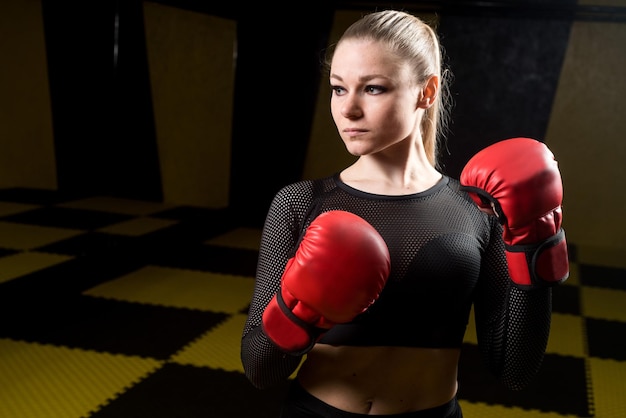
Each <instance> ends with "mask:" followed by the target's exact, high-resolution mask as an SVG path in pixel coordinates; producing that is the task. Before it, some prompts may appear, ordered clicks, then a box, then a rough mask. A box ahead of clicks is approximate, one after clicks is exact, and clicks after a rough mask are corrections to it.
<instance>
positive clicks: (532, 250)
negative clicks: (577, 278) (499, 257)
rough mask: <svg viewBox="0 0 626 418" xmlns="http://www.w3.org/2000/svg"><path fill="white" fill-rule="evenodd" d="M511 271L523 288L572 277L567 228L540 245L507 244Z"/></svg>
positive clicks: (542, 285)
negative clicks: (566, 237) (570, 274)
mask: <svg viewBox="0 0 626 418" xmlns="http://www.w3.org/2000/svg"><path fill="white" fill-rule="evenodd" d="M505 249H506V258H507V262H508V267H509V274H510V275H511V279H512V280H513V282H514V283H515V284H516V285H517V286H518V287H520V288H524V289H532V288H536V287H547V286H554V285H556V284H559V283H562V282H564V281H565V280H566V279H567V278H568V277H569V259H568V255H567V244H566V241H565V231H564V230H563V228H561V229H560V230H559V232H557V233H556V234H555V235H553V236H551V237H549V238H547V239H545V240H544V241H542V242H540V243H537V244H524V245H505Z"/></svg>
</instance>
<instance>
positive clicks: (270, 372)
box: [240, 182, 311, 389]
mask: <svg viewBox="0 0 626 418" xmlns="http://www.w3.org/2000/svg"><path fill="white" fill-rule="evenodd" d="M310 200H311V189H310V183H308V182H301V183H298V184H294V185H290V186H287V187H285V188H283V189H282V190H281V191H279V192H278V193H277V194H276V196H275V197H274V200H273V201H272V204H271V206H270V209H269V212H268V214H267V217H266V220H265V225H264V227H263V233H262V237H261V244H260V247H259V259H258V264H257V272H256V281H255V287H254V291H253V294H252V300H251V302H250V308H249V310H248V318H247V320H246V323H245V325H244V329H243V335H242V339H241V353H240V354H241V361H242V365H243V368H244V371H245V374H246V376H247V378H248V379H249V380H250V382H252V384H253V385H254V386H255V387H257V388H261V389H262V388H267V387H270V386H273V385H275V384H277V383H279V382H280V381H282V380H284V379H287V378H288V377H289V376H290V375H291V374H292V373H293V372H294V371H295V370H296V368H297V367H298V365H299V364H300V362H301V360H302V357H303V356H294V355H290V354H286V353H284V352H282V351H281V350H279V349H278V348H277V347H276V346H275V345H274V344H272V342H271V341H270V340H269V339H268V338H267V336H266V335H265V334H264V332H263V329H262V326H261V320H262V316H263V311H264V310H265V307H266V306H267V304H268V303H269V302H270V300H271V299H272V298H273V297H274V295H275V294H276V292H277V291H278V288H279V285H280V280H281V276H282V274H283V271H284V268H285V265H286V263H287V260H288V259H289V258H290V257H291V255H292V252H293V249H294V246H295V245H296V243H297V242H298V238H299V236H300V230H301V228H302V222H303V219H304V216H305V213H306V211H307V209H308V207H309V206H310Z"/></svg>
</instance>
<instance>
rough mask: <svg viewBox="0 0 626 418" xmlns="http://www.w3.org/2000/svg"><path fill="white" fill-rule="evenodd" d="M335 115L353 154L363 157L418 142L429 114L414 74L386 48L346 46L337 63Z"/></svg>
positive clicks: (334, 67) (365, 44)
mask: <svg viewBox="0 0 626 418" xmlns="http://www.w3.org/2000/svg"><path fill="white" fill-rule="evenodd" d="M330 83H331V88H332V97H331V101H330V104H331V106H330V107H331V113H332V116H333V119H334V121H335V125H336V126H337V129H338V131H339V134H340V135H341V138H342V139H343V142H344V144H345V146H346V148H347V150H348V152H350V153H351V154H353V155H356V156H361V155H368V154H373V153H376V152H380V151H383V150H385V149H388V148H389V147H391V146H393V145H395V144H398V143H400V142H402V141H405V140H407V141H413V140H414V139H415V138H417V136H418V135H417V132H418V129H419V127H418V126H419V121H420V117H421V114H422V111H423V109H422V108H421V107H420V104H419V101H420V94H421V93H420V91H421V89H420V88H419V86H416V85H415V83H413V82H412V74H411V71H410V69H409V67H408V65H406V64H405V63H404V62H403V61H401V60H399V59H398V57H397V56H395V55H393V54H392V53H390V52H389V51H387V50H386V49H385V47H384V45H383V44H381V43H378V42H372V41H363V40H345V41H343V42H341V43H340V44H339V45H338V46H337V49H336V50H335V53H334V55H333V59H332V62H331V70H330Z"/></svg>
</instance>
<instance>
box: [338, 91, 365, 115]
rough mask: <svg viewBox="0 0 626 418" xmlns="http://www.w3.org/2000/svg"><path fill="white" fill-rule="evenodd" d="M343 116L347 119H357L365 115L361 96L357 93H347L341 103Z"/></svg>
mask: <svg viewBox="0 0 626 418" xmlns="http://www.w3.org/2000/svg"><path fill="white" fill-rule="evenodd" d="M341 116H343V117H344V118H347V119H355V118H360V117H361V116H363V109H362V108H361V104H360V102H359V97H358V96H357V95H355V94H352V93H351V94H347V95H345V96H344V101H343V103H342V105H341Z"/></svg>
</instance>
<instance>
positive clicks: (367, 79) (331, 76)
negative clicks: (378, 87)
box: [330, 74, 389, 82]
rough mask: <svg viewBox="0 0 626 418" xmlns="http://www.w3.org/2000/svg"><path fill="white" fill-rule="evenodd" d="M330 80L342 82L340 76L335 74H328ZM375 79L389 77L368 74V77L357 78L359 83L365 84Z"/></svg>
mask: <svg viewBox="0 0 626 418" xmlns="http://www.w3.org/2000/svg"><path fill="white" fill-rule="evenodd" d="M330 78H333V79H336V80H339V81H343V78H342V77H341V76H339V75H337V74H330ZM375 78H384V79H389V77H387V76H384V75H382V74H370V75H365V76H362V77H359V81H360V82H367V81H370V80H373V79H375Z"/></svg>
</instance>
